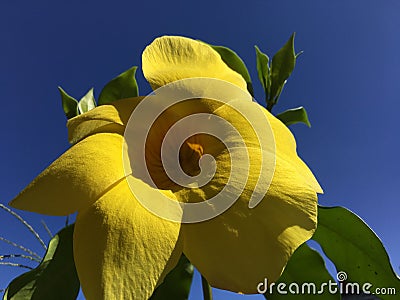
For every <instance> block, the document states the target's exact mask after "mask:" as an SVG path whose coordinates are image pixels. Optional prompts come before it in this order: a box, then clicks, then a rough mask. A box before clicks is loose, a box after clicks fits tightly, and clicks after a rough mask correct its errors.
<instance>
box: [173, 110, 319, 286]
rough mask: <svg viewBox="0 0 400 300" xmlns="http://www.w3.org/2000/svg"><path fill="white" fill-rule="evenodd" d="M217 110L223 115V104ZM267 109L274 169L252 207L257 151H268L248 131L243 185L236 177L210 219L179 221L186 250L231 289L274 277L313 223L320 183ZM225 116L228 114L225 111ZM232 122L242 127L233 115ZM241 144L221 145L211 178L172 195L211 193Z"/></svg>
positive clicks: (215, 282)
mask: <svg viewBox="0 0 400 300" xmlns="http://www.w3.org/2000/svg"><path fill="white" fill-rule="evenodd" d="M219 110H220V111H219V112H218V113H219V114H220V115H224V113H223V108H220V109H219ZM265 114H266V116H267V118H268V119H269V121H270V124H271V126H272V130H273V133H274V138H275V151H276V153H275V154H276V156H275V172H274V175H273V178H272V182H271V185H270V187H269V190H268V192H267V194H266V195H265V197H264V198H263V200H262V201H261V202H260V203H259V204H258V205H257V206H255V208H249V207H248V205H249V200H250V198H251V195H252V193H253V191H254V190H255V186H256V184H257V182H258V179H259V176H260V165H261V163H262V160H261V156H262V158H263V159H270V156H271V153H269V152H268V151H265V149H264V150H261V149H260V148H257V143H256V142H255V141H254V138H253V137H252V134H251V133H250V134H248V135H244V136H245V138H247V139H248V140H246V145H247V147H246V150H247V152H248V155H249V160H250V166H249V170H248V171H247V170H246V169H245V167H244V166H243V172H246V173H248V174H249V176H248V178H247V182H246V184H245V187H244V189H242V188H239V187H240V182H237V184H236V185H235V186H233V187H231V190H230V194H232V195H234V194H237V195H238V196H239V199H238V200H237V201H236V202H235V204H234V205H233V206H232V207H231V208H229V209H228V210H227V211H226V212H225V213H223V214H221V215H219V216H217V217H216V218H214V219H211V220H209V221H205V222H202V223H196V224H183V227H182V234H183V237H184V253H185V255H186V256H187V257H188V258H189V259H190V261H191V262H192V263H193V264H194V265H195V266H196V267H197V268H198V269H199V271H200V272H201V273H202V274H203V275H204V276H205V277H206V278H207V280H208V281H209V282H210V284H211V285H212V286H214V287H217V288H222V289H227V290H231V291H235V292H242V293H257V285H258V283H259V282H263V281H264V279H265V278H267V279H268V282H273V281H276V280H277V279H278V278H279V276H280V275H281V273H282V271H283V269H284V267H285V266H286V264H287V262H288V260H289V258H290V256H291V255H292V254H293V252H294V251H295V250H296V249H297V247H298V246H300V245H301V244H302V243H304V242H305V241H307V240H308V239H310V238H311V236H312V235H313V233H314V231H315V228H316V222H317V194H316V193H317V192H319V191H321V189H320V187H319V184H318V182H317V181H316V179H315V177H314V176H313V174H312V173H311V171H310V170H309V169H308V168H307V166H306V165H305V164H304V163H303V162H302V161H301V159H300V158H299V157H298V156H297V154H296V143H295V140H294V138H293V135H292V134H291V133H290V131H289V130H288V129H287V128H286V127H285V125H284V124H283V123H281V122H280V121H278V120H276V119H275V117H273V116H272V115H271V114H269V113H268V112H265ZM225 117H226V118H227V119H228V120H229V116H228V115H227V114H226V116H225ZM230 121H231V120H230ZM232 123H233V124H235V126H236V127H240V125H239V124H240V122H239V123H238V121H237V120H232ZM242 123H244V122H242ZM243 126H246V125H243ZM240 131H241V132H243V131H245V128H244V127H243V128H242V129H240ZM248 132H250V130H249V131H248ZM241 150H243V149H240V148H234V149H230V153H228V151H223V152H221V153H220V154H219V155H218V156H216V157H214V158H215V160H216V163H217V166H218V169H217V172H216V174H215V176H214V178H213V179H212V181H211V182H210V183H209V184H207V185H205V186H204V187H202V188H196V189H182V190H181V191H179V192H176V193H175V195H176V196H177V197H178V199H180V200H181V201H185V202H189V201H190V202H194V201H204V200H205V199H210V198H211V197H213V196H214V195H215V194H216V193H218V192H220V191H221V190H222V188H223V187H224V185H225V184H226V183H227V181H228V178H229V176H232V174H230V172H231V163H230V158H231V157H232V155H233V154H234V152H237V151H239V152H240V151H241ZM237 157H240V155H237ZM232 163H233V164H239V166H240V165H241V164H242V162H241V161H239V162H237V161H236V162H235V161H233V162H232ZM236 187H237V190H235V188H236Z"/></svg>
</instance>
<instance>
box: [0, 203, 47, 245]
mask: <svg viewBox="0 0 400 300" xmlns="http://www.w3.org/2000/svg"><path fill="white" fill-rule="evenodd" d="M0 208H2V209H4V210H5V211H6V212H8V213H9V214H11V215H12V216H14V217H15V218H17V219H18V221H20V222H21V223H22V224H23V225H25V226H26V228H28V230H29V231H30V232H31V233H32V234H33V235H34V236H35V237H36V239H37V240H38V241H39V243H40V244H41V245H42V246H43V248H44V250H47V246H46V244H45V243H44V242H43V240H42V239H41V238H40V236H39V234H38V233H37V232H36V231H35V229H33V227H32V226H31V225H30V224H29V223H28V222H26V221H25V220H24V219H23V218H22V217H21V216H20V215H19V214H17V213H16V212H15V211H13V210H11V209H9V208H8V207H7V206H5V205H3V204H1V203H0Z"/></svg>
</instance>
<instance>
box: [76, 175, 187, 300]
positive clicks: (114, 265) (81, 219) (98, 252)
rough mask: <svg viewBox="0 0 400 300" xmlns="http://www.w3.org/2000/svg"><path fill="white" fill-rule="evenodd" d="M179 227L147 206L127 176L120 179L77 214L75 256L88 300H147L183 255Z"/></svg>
mask: <svg viewBox="0 0 400 300" xmlns="http://www.w3.org/2000/svg"><path fill="white" fill-rule="evenodd" d="M142 188H143V189H150V188H149V187H148V186H147V187H146V186H145V184H143V185H142ZM169 196H172V195H169ZM179 230H180V224H179V223H173V222H169V221H166V220H163V219H161V218H159V217H156V216H154V215H153V214H151V213H150V212H148V211H147V210H146V209H144V208H143V207H142V206H141V205H140V203H139V202H138V201H137V200H136V199H135V198H134V197H133V196H132V193H131V190H130V189H129V186H128V184H127V182H126V181H125V180H123V181H121V182H120V183H118V184H117V185H116V186H114V187H113V188H112V189H110V190H109V191H108V192H107V193H105V194H104V195H103V196H102V197H101V198H100V199H99V200H98V201H97V202H96V203H94V204H93V205H92V206H90V207H89V208H88V209H87V210H84V211H81V212H79V213H78V217H77V221H76V224H75V230H74V258H75V263H76V267H77V271H78V276H79V279H80V282H81V284H82V290H83V293H84V295H85V297H86V299H88V300H102V299H107V300H117V299H118V300H126V299H137V300H141V299H143V300H147V299H148V298H149V297H150V296H151V294H152V293H153V291H154V289H155V287H156V286H157V284H159V283H161V282H162V280H163V278H164V276H165V275H166V274H167V273H168V272H169V271H170V270H171V269H172V268H173V267H174V266H175V265H176V263H177V262H178V260H179V257H180V255H181V253H182V244H181V242H180V240H179V239H178V237H179Z"/></svg>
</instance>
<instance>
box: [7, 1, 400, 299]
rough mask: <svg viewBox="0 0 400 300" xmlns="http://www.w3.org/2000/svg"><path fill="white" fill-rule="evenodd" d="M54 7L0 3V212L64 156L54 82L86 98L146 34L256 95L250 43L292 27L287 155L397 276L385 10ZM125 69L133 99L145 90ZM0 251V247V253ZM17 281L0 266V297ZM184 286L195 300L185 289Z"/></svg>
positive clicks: (270, 5) (229, 4) (396, 61)
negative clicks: (382, 253) (302, 120)
mask: <svg viewBox="0 0 400 300" xmlns="http://www.w3.org/2000/svg"><path fill="white" fill-rule="evenodd" d="M65 3H67V4H64V3H57V2H56V1H43V0H38V1H26V0H22V1H13V2H12V1H2V2H1V4H0V14H1V17H0V33H1V48H0V91H1V98H2V106H1V107H2V117H1V118H0V128H1V129H2V130H1V131H0V140H1V148H0V161H1V168H0V202H1V203H8V201H9V200H11V199H12V198H13V197H14V196H15V195H16V194H17V193H18V192H19V191H20V190H22V189H23V188H24V187H25V186H26V185H27V184H28V183H29V182H30V181H31V180H32V179H33V178H34V177H35V176H36V175H37V174H39V172H40V171H41V170H43V169H44V168H45V167H46V166H47V165H48V164H49V163H50V162H51V161H53V160H54V159H55V158H57V157H58V156H59V155H60V154H61V153H62V152H63V151H65V150H66V149H67V148H68V143H67V139H66V138H67V134H66V128H65V121H66V120H65V117H64V114H63V111H62V109H61V104H60V99H59V94H58V91H57V86H58V85H61V86H62V87H63V88H64V89H65V90H66V91H67V92H69V93H70V94H72V95H74V96H75V97H77V98H78V97H81V96H83V95H84V94H85V93H86V92H87V90H88V89H89V88H91V87H94V88H95V93H96V91H97V94H96V95H98V92H99V91H100V90H101V88H102V86H103V85H104V84H105V83H107V82H108V81H109V80H110V79H111V78H113V77H114V76H116V75H118V74H119V73H120V72H122V71H124V70H126V69H128V68H129V67H131V66H132V65H139V64H140V57H141V52H142V50H143V49H144V47H145V46H146V45H147V44H149V43H150V42H151V41H152V40H153V39H154V38H155V37H157V36H161V35H165V34H174V35H184V36H189V37H193V38H197V39H201V40H204V41H206V42H209V43H211V44H220V45H225V46H228V47H230V48H232V49H234V50H235V51H236V52H237V53H238V54H239V55H240V56H241V57H242V58H243V59H244V61H245V62H246V64H247V65H248V68H249V70H250V73H251V75H252V79H253V82H254V85H255V87H256V97H257V98H259V99H260V98H262V96H261V95H262V94H261V91H262V90H261V86H260V85H259V84H258V82H257V74H256V71H255V53H254V47H253V46H254V45H255V44H256V45H258V46H259V47H260V48H261V49H262V50H263V51H264V52H267V53H269V54H272V53H275V52H276V51H277V50H278V49H279V48H280V47H281V46H282V45H283V44H284V42H285V41H286V40H287V39H288V38H289V36H290V34H291V33H292V32H294V31H295V32H297V36H296V50H297V51H300V50H303V51H304V54H303V55H301V56H300V58H299V59H298V63H297V66H296V69H295V72H294V73H293V75H292V77H291V78H290V80H289V82H288V84H287V86H286V89H285V91H284V93H283V94H282V97H281V101H280V103H279V104H278V105H277V106H276V107H275V112H279V111H283V110H285V109H287V108H292V107H296V106H300V105H303V106H305V107H306V108H307V110H308V113H309V117H310V121H311V123H312V127H311V128H307V127H306V126H303V125H297V126H292V131H293V132H294V134H295V136H296V139H297V142H298V152H299V154H300V156H301V157H302V158H303V159H304V160H305V161H306V162H307V164H308V165H309V166H310V167H311V169H312V170H313V171H314V173H315V174H316V176H317V178H318V179H319V181H320V183H321V185H322V186H323V188H324V190H325V194H324V195H323V196H321V197H320V203H322V204H324V205H329V206H334V205H342V206H345V207H347V208H350V209H351V210H353V211H354V212H356V213H357V214H359V215H360V216H361V217H362V218H363V219H364V220H365V221H366V222H367V223H368V224H369V225H370V226H371V227H372V229H373V230H374V231H375V232H376V233H377V234H378V235H379V236H380V238H381V239H382V241H383V243H384V245H385V246H386V248H387V250H388V252H389V255H390V258H391V260H392V264H393V266H394V268H395V270H396V271H397V272H399V266H400V239H399V235H398V228H400V218H399V211H400V209H399V196H398V191H397V187H398V184H399V181H400V172H399V171H398V168H399V166H400V164H399V162H400V160H399V148H400V140H399V135H398V133H396V132H398V126H399V125H398V112H399V110H400V101H399V96H398V95H399V94H400V84H399V83H398V82H397V80H399V78H400V56H399V53H400V34H399V30H398V28H400V19H399V18H398V13H399V11H400V3H399V2H398V1H396V0H385V1H371V0H362V1H361V0H358V1H356V0H353V1H345V0H338V1H326V0H319V1H311V0H305V1H291V0H290V1H269V0H260V1H254V0H248V1H236V0H231V1H225V0H224V1H221V0H214V1H212V0H203V1H196V2H189V1H176V0H173V1H148V2H146V3H145V2H144V1H141V2H138V1H113V2H110V1H92V0H88V1H76V0H73V1H68V2H65ZM138 73H139V74H138V77H139V84H140V87H141V92H142V94H145V93H147V92H149V91H150V88H149V87H148V85H147V83H146V82H145V81H144V80H143V76H142V74H141V73H140V72H138ZM22 215H23V216H24V217H25V218H26V219H27V220H29V221H31V223H32V224H34V225H35V226H36V227H39V228H40V220H41V219H44V220H46V222H47V223H48V224H49V227H50V228H51V229H52V230H53V232H56V231H57V230H58V229H59V228H61V226H62V224H63V222H64V219H59V218H55V217H47V216H38V215H35V214H30V213H22ZM0 216H1V217H0V236H3V237H7V238H9V239H13V240H16V241H18V242H20V243H23V244H24V245H27V246H29V247H31V248H33V249H35V250H36V251H38V252H40V251H41V253H42V252H43V250H41V249H40V245H39V244H38V243H37V242H36V241H35V240H34V239H33V238H32V237H30V236H29V234H27V233H26V230H25V229H24V228H23V227H22V226H21V225H20V224H19V223H18V222H16V221H15V220H13V219H12V218H10V217H9V216H7V215H6V214H5V213H3V212H0ZM39 230H40V232H41V233H42V234H43V236H45V231H44V230H43V229H39ZM11 250H12V248H9V247H7V246H6V245H5V244H0V253H3V252H4V253H5V252H10V251H11ZM19 272H21V271H20V270H19V269H14V268H11V267H3V266H0V289H1V288H5V287H6V285H7V283H8V281H9V280H10V279H11V278H12V277H14V276H15V275H16V274H18V273H19ZM195 288H196V290H195V291H196V292H197V293H200V290H199V286H198V284H197V282H196V285H195ZM228 297H229V298H228ZM236 298H237V297H234V296H233V295H232V294H229V296H228V295H226V294H224V293H219V292H216V296H215V299H216V300H218V299H236ZM248 298H250V299H252V298H254V299H259V298H260V296H257V297H254V296H253V297H248ZM261 298H262V297H261ZM261 298H260V299H261ZM191 299H192V300H194V299H200V298H199V296H195V295H193V296H192V297H191ZM237 299H242V297H239V298H237ZM244 299H246V297H244Z"/></svg>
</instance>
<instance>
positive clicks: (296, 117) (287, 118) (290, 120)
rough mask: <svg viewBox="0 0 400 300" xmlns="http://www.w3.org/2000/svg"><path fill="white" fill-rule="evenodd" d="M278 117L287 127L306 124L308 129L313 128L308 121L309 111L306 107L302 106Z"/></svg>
mask: <svg viewBox="0 0 400 300" xmlns="http://www.w3.org/2000/svg"><path fill="white" fill-rule="evenodd" d="M276 117H277V118H278V119H279V120H281V121H282V122H283V123H284V124H285V125H286V126H289V125H292V124H296V123H304V124H306V125H307V126H308V127H311V123H310V121H309V120H308V115H307V111H306V109H305V108H304V107H302V106H300V107H297V108H292V109H288V110H286V111H284V112H283V113H280V114H278V115H276Z"/></svg>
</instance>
